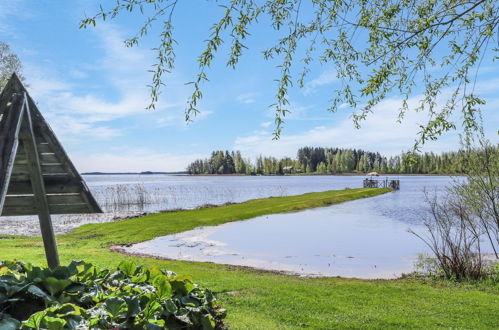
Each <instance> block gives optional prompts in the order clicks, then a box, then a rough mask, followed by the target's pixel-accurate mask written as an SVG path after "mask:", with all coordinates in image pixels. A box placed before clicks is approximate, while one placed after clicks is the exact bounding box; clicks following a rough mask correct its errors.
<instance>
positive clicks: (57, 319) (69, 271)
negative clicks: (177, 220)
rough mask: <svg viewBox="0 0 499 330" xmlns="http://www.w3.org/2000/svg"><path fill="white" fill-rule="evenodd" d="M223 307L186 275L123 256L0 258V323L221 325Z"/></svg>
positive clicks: (137, 326) (25, 325)
mask: <svg viewBox="0 0 499 330" xmlns="http://www.w3.org/2000/svg"><path fill="white" fill-rule="evenodd" d="M224 317H225V310H224V309H223V308H221V306H220V305H219V304H218V302H217V300H216V298H215V297H214V295H213V293H212V292H211V291H210V290H208V289H202V288H200V287H199V286H198V285H196V284H195V283H193V282H192V280H191V279H190V278H189V277H187V276H179V275H176V274H175V273H173V272H170V271H165V270H160V269H159V268H154V267H153V268H144V267H141V266H137V265H135V264H134V263H133V262H131V261H123V262H122V263H120V264H119V266H118V267H117V269H115V270H109V269H104V268H98V267H96V266H94V265H92V264H90V263H86V262H83V261H73V262H71V263H70V264H69V265H68V266H59V267H57V268H56V269H53V270H52V269H48V268H41V267H37V266H34V265H32V264H29V263H22V262H11V261H3V262H0V329H1V330H8V329H40V328H44V329H88V328H90V329H164V328H169V329H222V328H224V325H223V322H222V320H223V318H224Z"/></svg>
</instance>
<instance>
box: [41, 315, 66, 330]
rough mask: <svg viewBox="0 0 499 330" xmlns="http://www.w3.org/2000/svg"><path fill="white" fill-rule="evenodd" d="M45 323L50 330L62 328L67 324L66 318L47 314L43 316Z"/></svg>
mask: <svg viewBox="0 0 499 330" xmlns="http://www.w3.org/2000/svg"><path fill="white" fill-rule="evenodd" d="M43 323H44V325H45V326H46V328H47V329H50V330H62V329H64V326H65V325H66V324H67V322H66V320H64V319H61V318H58V317H50V316H45V317H44V318H43Z"/></svg>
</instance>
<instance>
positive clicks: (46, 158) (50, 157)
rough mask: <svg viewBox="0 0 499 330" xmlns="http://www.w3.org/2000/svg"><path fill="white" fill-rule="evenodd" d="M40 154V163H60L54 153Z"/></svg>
mask: <svg viewBox="0 0 499 330" xmlns="http://www.w3.org/2000/svg"><path fill="white" fill-rule="evenodd" d="M39 156H40V162H41V163H42V164H55V163H57V164H60V163H61V162H60V161H59V159H58V158H57V157H56V156H55V154H54V153H44V154H39Z"/></svg>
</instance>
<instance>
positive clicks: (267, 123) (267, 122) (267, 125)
mask: <svg viewBox="0 0 499 330" xmlns="http://www.w3.org/2000/svg"><path fill="white" fill-rule="evenodd" d="M270 125H272V122H271V121H264V122H263V123H261V124H260V127H263V128H267V127H270Z"/></svg>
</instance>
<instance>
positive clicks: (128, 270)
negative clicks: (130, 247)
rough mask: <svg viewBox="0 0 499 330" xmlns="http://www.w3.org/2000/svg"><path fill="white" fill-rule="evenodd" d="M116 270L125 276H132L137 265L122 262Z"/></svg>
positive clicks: (130, 262) (131, 262)
mask: <svg viewBox="0 0 499 330" xmlns="http://www.w3.org/2000/svg"><path fill="white" fill-rule="evenodd" d="M118 269H119V270H121V271H122V272H123V273H124V274H125V275H126V276H129V277H130V276H133V275H134V274H135V271H136V270H137V265H136V264H135V263H134V262H133V261H128V260H126V261H122V262H121V263H120V264H119V265H118Z"/></svg>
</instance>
